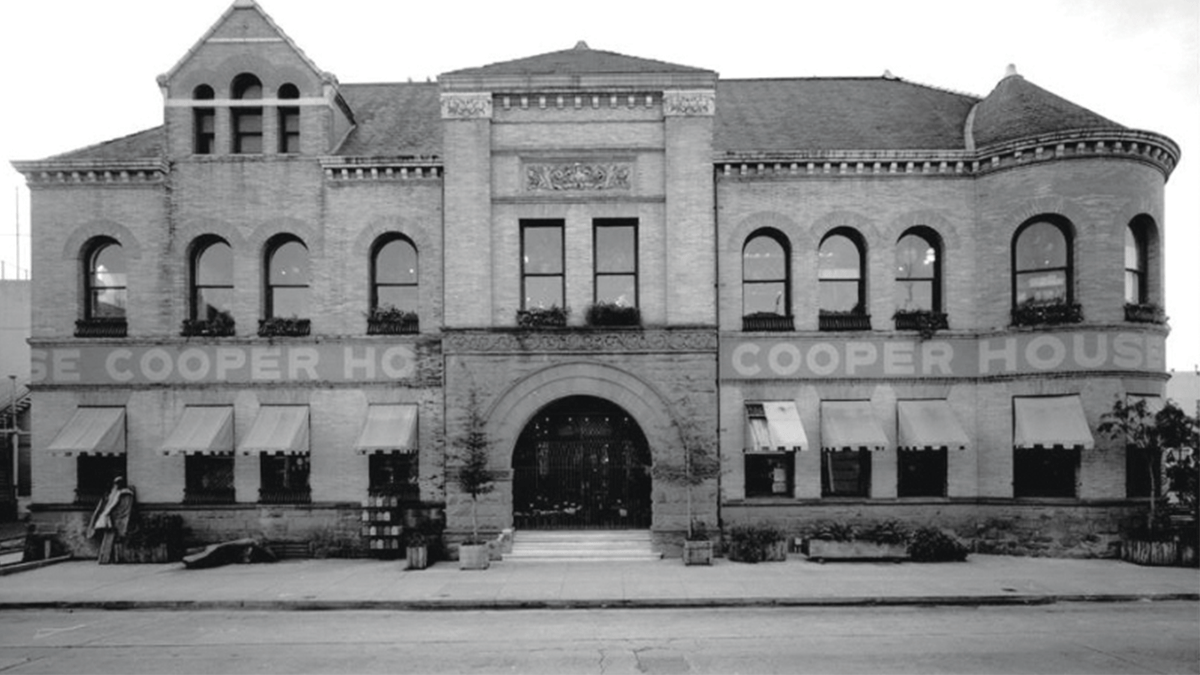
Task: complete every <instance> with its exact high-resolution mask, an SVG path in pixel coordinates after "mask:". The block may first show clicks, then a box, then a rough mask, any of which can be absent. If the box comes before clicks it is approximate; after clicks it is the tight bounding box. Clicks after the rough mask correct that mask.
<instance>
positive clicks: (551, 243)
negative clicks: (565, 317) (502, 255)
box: [524, 227, 563, 306]
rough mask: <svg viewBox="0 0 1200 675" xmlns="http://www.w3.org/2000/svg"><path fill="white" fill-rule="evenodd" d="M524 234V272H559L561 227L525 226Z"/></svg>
mask: <svg viewBox="0 0 1200 675" xmlns="http://www.w3.org/2000/svg"><path fill="white" fill-rule="evenodd" d="M524 235H525V241H524V249H525V250H524V255H525V268H524V270H525V273H526V274H561V273H562V271H563V260H562V258H563V248H562V228H561V227H527V228H525V230H524ZM560 306H561V305H560Z"/></svg>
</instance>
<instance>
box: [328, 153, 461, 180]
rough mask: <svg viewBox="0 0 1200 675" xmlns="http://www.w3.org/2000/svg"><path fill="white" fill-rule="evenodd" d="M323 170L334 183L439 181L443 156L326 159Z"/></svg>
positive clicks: (442, 170)
mask: <svg viewBox="0 0 1200 675" xmlns="http://www.w3.org/2000/svg"><path fill="white" fill-rule="evenodd" d="M319 161H320V163H321V171H322V173H323V174H324V175H325V180H326V181H327V182H332V183H358V182H371V181H416V180H425V181H428V180H438V179H441V178H442V176H443V175H444V173H445V170H444V168H443V165H442V159H441V158H440V157H322V158H321V159H320V160H319Z"/></svg>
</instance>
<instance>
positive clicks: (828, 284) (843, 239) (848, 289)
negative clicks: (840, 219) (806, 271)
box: [817, 228, 867, 314]
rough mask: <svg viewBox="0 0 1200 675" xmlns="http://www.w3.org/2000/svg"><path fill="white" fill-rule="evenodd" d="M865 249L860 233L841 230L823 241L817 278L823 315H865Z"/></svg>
mask: <svg viewBox="0 0 1200 675" xmlns="http://www.w3.org/2000/svg"><path fill="white" fill-rule="evenodd" d="M864 248H865V247H864V246H863V244H862V241H861V239H860V237H859V236H858V233H857V232H855V231H854V230H851V229H848V228H838V229H836V230H834V231H833V232H830V233H829V234H828V235H826V237H825V239H823V240H822V241H821V248H820V250H819V253H818V263H817V265H818V267H817V278H818V283H819V286H820V288H819V293H820V307H821V312H832V313H841V314H865V313H866V299H867V298H866V284H865V283H864V279H865V277H866V274H865V268H864V260H865V257H866V256H865V255H864Z"/></svg>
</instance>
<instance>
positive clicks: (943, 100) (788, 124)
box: [713, 77, 979, 152]
mask: <svg viewBox="0 0 1200 675" xmlns="http://www.w3.org/2000/svg"><path fill="white" fill-rule="evenodd" d="M978 100H979V99H977V98H976V97H974V96H969V95H967V94H959V93H955V92H950V91H946V90H942V89H936V88H933V87H928V86H924V85H918V84H913V83H911V82H905V81H904V80H899V79H894V78H882V77H879V78H798V79H784V80H721V81H720V82H718V84H717V119H716V129H715V138H714V140H713V148H714V150H716V151H717V152H752V151H761V152H771V151H788V150H901V149H906V150H932V149H937V150H947V149H962V148H963V147H964V146H965V143H964V140H963V129H964V125H965V123H966V119H967V114H968V113H969V112H970V110H971V106H973V105H974V104H975V103H976V102H977V101H978Z"/></svg>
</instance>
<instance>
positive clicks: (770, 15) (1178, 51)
mask: <svg viewBox="0 0 1200 675" xmlns="http://www.w3.org/2000/svg"><path fill="white" fill-rule="evenodd" d="M232 1H233V0H187V1H186V2H166V1H164V0H107V1H104V2H98V1H96V0H19V1H17V2H6V3H4V6H3V9H0V68H2V69H3V81H4V82H5V88H4V89H5V91H4V95H3V103H2V105H0V261H2V262H3V263H4V265H5V267H6V271H7V276H8V277H9V278H13V277H14V276H15V272H14V267H15V266H16V265H17V261H16V249H17V245H16V244H17V237H16V231H17V228H16V225H15V221H16V218H17V210H18V203H19V209H20V223H21V226H20V231H21V233H22V238H21V240H20V252H21V260H20V267H21V268H22V269H28V267H29V239H28V235H29V213H28V203H29V197H28V192H27V191H26V190H25V188H24V181H23V179H22V178H21V176H20V175H19V174H17V173H16V172H15V171H14V170H12V168H11V166H10V165H9V164H8V162H9V161H11V160H15V159H41V158H44V157H48V156H50V155H54V154H58V153H61V152H66V151H68V150H73V149H76V148H80V147H83V146H87V145H91V144H93V143H98V142H101V141H105V140H109V139H112V138H117V137H120V136H124V135H126V134H130V133H133V132H135V131H140V130H143V129H147V128H150V127H153V126H156V125H158V124H161V122H162V98H161V94H160V93H159V90H158V86H157V84H156V83H155V77H157V76H158V75H159V74H161V73H164V72H166V71H167V70H169V69H170V68H171V67H172V66H174V65H175V63H176V62H178V60H179V59H180V58H181V57H182V56H183V55H184V53H185V52H186V51H187V50H188V49H189V48H190V47H191V46H192V45H193V44H194V43H195V42H196V41H197V40H198V39H199V38H200V37H201V35H203V34H204V32H205V31H207V30H208V28H209V27H210V26H211V25H212V24H213V23H214V22H215V21H216V20H217V18H218V17H220V15H221V14H222V13H223V12H224V11H225V9H226V8H227V7H228V6H229V5H230V4H232ZM260 5H262V7H263V8H264V9H265V10H266V12H267V14H269V15H270V16H271V17H272V18H273V19H274V20H275V22H276V23H277V24H279V26H280V27H281V28H282V29H283V30H284V32H286V33H287V34H288V35H289V36H290V37H291V38H292V39H293V40H295V41H296V43H297V44H298V45H299V46H300V48H301V49H303V50H304V51H305V52H306V53H307V54H308V56H309V57H311V58H312V59H313V61H315V62H316V64H317V65H318V67H320V68H322V69H324V70H327V71H330V72H332V73H334V74H335V75H337V77H338V79H339V80H340V81H342V82H346V83H364V82H397V81H404V80H407V79H409V78H411V79H413V80H424V79H426V78H435V79H436V77H437V75H438V74H439V73H443V72H446V71H450V70H456V69H459V68H468V67H473V66H479V65H484V64H487V63H493V62H496V61H504V60H508V59H513V58H519V57H524V56H531V55H534V54H540V53H544V52H549V51H555V50H559V49H566V48H569V47H572V46H574V44H575V43H576V42H577V41H579V40H585V41H587V43H588V45H589V46H591V47H592V48H594V49H603V50H607V51H615V52H620V53H623V54H628V55H631V56H639V57H644V58H651V59H658V60H661V61H668V62H671V63H678V64H682V65H689V66H696V67H702V68H708V69H711V70H715V71H717V72H718V73H719V74H720V75H721V76H722V77H725V78H765V77H806V76H877V75H880V74H882V73H883V71H884V70H890V71H891V72H892V73H894V74H895V75H897V76H899V77H901V78H904V79H907V80H910V81H914V82H920V83H924V84H931V85H934V86H938V87H943V88H946V89H953V90H957V91H963V92H966V93H970V94H975V95H978V96H984V95H986V94H987V93H988V92H990V91H991V89H992V88H993V87H994V86H995V85H996V83H997V82H998V81H999V80H1000V78H1001V77H1002V76H1003V74H1004V68H1005V66H1006V65H1007V64H1009V63H1014V64H1016V66H1017V70H1018V72H1020V73H1021V75H1023V76H1024V77H1025V78H1026V79H1027V80H1029V81H1030V82H1032V83H1034V84H1037V85H1038V86H1041V87H1043V88H1045V89H1048V90H1050V91H1052V92H1054V93H1056V94H1058V95H1060V96H1062V97H1064V98H1066V99H1068V100H1070V101H1073V102H1074V103H1077V104H1079V105H1082V106H1084V107H1086V108H1089V109H1091V110H1093V111H1095V112H1097V113H1099V114H1101V115H1104V116H1105V117H1108V118H1109V119H1112V120H1114V121H1116V122H1118V123H1120V124H1123V125H1125V126H1128V127H1132V128H1135V129H1146V130H1150V131H1155V132H1158V133H1161V134H1165V135H1166V136H1169V137H1170V138H1172V139H1174V140H1175V142H1177V143H1178V144H1179V145H1180V146H1181V147H1182V148H1183V160H1182V161H1181V162H1180V164H1179V166H1178V167H1177V168H1176V170H1175V172H1174V173H1173V174H1172V176H1171V179H1170V181H1169V182H1168V183H1167V190H1166V203H1167V209H1166V223H1164V224H1163V225H1164V227H1165V238H1166V242H1167V247H1166V249H1167V262H1166V269H1167V272H1166V283H1167V307H1166V309H1167V314H1168V315H1169V316H1170V319H1171V327H1172V332H1171V337H1170V338H1169V339H1168V342H1167V365H1168V367H1169V368H1174V369H1177V370H1192V369H1194V368H1195V367H1196V365H1197V364H1200V175H1198V174H1200V2H1197V1H1196V0H1087V1H1086V2H1079V1H1078V0H1005V1H1004V2H997V1H995V0H993V1H992V2H988V3H982V2H963V1H962V0H905V1H898V0H859V1H848V2H830V1H828V0H823V1H821V2H800V1H797V0H791V1H786V2H785V1H781V2H759V1H755V0H745V1H742V2H737V3H708V4H707V7H708V9H703V8H702V7H701V4H700V3H695V2H662V1H661V0H659V1H655V2H650V1H647V0H639V1H636V2H635V1H630V0H607V1H606V2H602V3H577V2H576V3H572V2H563V1H562V0H558V1H556V2H544V1H539V2H529V1H522V0H516V1H514V2H496V1H495V0H486V1H481V0H454V1H450V2H396V1H395V0H338V1H337V2H328V1H324V2H317V1H316V0H260ZM17 186H20V188H19V190H18V188H17Z"/></svg>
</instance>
